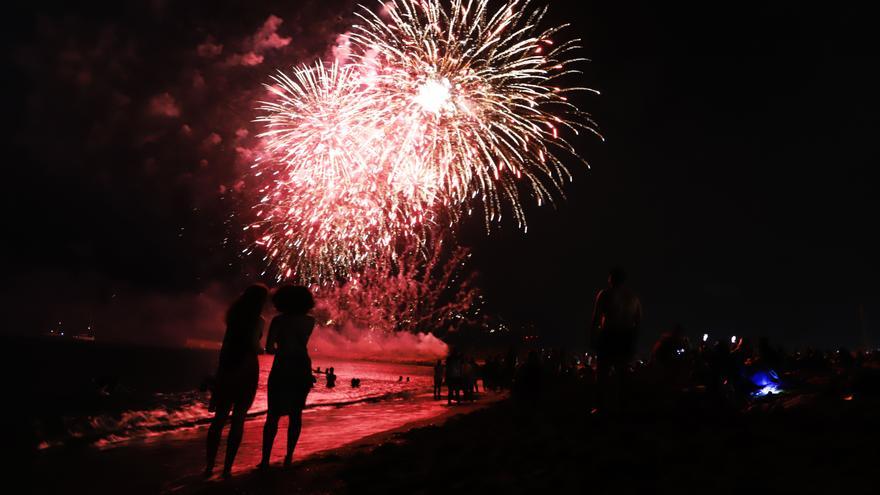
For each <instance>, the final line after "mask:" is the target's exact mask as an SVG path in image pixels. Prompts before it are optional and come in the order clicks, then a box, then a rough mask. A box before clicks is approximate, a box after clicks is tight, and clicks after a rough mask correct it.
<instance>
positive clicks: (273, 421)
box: [260, 412, 279, 467]
mask: <svg viewBox="0 0 880 495" xmlns="http://www.w3.org/2000/svg"><path fill="white" fill-rule="evenodd" d="M278 419H279V417H278V416H277V415H275V414H272V413H271V412H270V413H268V414H266V424H265V425H263V459H262V460H261V461H260V467H266V466H268V465H269V458H270V457H271V456H272V444H273V443H275V434H276V433H278Z"/></svg>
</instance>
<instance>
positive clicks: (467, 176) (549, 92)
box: [350, 0, 596, 228]
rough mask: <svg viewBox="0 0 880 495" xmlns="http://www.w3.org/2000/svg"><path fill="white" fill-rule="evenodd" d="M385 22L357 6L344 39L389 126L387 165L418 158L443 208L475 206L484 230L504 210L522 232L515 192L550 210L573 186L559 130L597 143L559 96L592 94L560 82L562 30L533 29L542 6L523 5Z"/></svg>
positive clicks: (564, 59)
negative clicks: (523, 191) (391, 158)
mask: <svg viewBox="0 0 880 495" xmlns="http://www.w3.org/2000/svg"><path fill="white" fill-rule="evenodd" d="M382 13H383V14H385V16H384V17H385V18H383V17H382V16H380V15H379V14H376V13H374V12H372V11H371V10H369V9H367V8H365V7H363V6H362V7H361V8H360V11H359V13H358V16H359V17H360V18H361V19H362V20H363V22H364V23H363V24H361V25H357V26H355V27H354V33H353V34H352V35H351V37H350V40H351V43H352V50H353V53H354V57H355V59H356V60H357V61H358V63H359V64H360V65H361V67H362V71H363V72H364V73H369V74H371V76H372V78H373V80H374V81H375V82H374V84H375V85H376V86H377V87H378V91H379V92H380V93H381V95H380V100H381V102H382V105H381V108H382V111H383V112H384V113H386V114H388V115H390V116H391V117H388V118H386V119H385V121H386V122H388V123H389V124H388V125H389V126H392V127H394V128H395V129H394V132H392V133H389V135H392V136H395V137H396V141H395V142H394V143H393V144H391V145H390V146H393V147H394V148H395V154H396V156H400V157H412V156H418V157H419V160H418V163H420V164H422V165H423V166H425V167H428V168H429V169H430V173H429V175H430V176H431V177H435V178H436V180H437V181H438V184H437V186H438V189H439V191H440V194H441V197H442V199H443V202H444V205H445V206H446V207H450V208H460V207H462V206H465V205H467V204H468V202H469V201H470V200H471V199H472V198H473V199H477V200H479V201H480V202H481V203H482V204H483V206H484V211H485V217H486V222H487V227H488V226H489V222H492V221H498V220H500V218H501V214H502V212H503V203H505V202H506V203H508V204H509V205H510V206H511V209H512V212H513V215H514V217H515V219H516V220H517V223H518V224H519V225H520V227H523V228H525V227H526V225H525V216H524V214H523V209H522V206H521V204H520V199H519V196H520V194H519V192H518V184H520V183H522V182H523V180H522V179H525V183H526V185H527V186H528V188H529V189H530V191H529V193H530V195H532V196H534V198H535V199H536V201H537V203H538V204H539V205H540V204H541V203H543V202H552V201H553V197H554V193H557V194H559V195H561V194H562V187H563V184H564V182H565V181H567V180H570V179H571V175H570V174H569V172H568V170H567V169H566V167H565V165H564V164H563V163H562V161H561V160H560V158H559V156H558V155H563V156H567V157H569V158H572V159H573V160H574V161H577V162H583V160H582V159H581V158H580V157H579V156H578V154H577V153H576V151H575V149H574V147H573V146H572V145H571V144H570V143H569V142H568V141H566V139H565V138H564V136H563V134H564V133H563V132H561V131H569V132H570V133H572V134H574V135H577V134H578V131H579V130H587V131H590V132H594V133H595V132H596V131H595V127H594V125H593V122H592V120H591V119H590V117H589V116H588V115H586V114H584V113H582V112H580V111H578V109H577V108H576V107H575V106H574V105H573V104H571V103H569V101H568V96H567V95H568V94H569V93H571V92H574V91H593V90H590V89H589V88H582V87H570V88H564V87H561V84H560V83H559V82H558V81H559V80H560V78H563V77H564V76H571V75H574V74H579V71H577V70H576V69H574V68H572V65H573V64H576V63H577V62H580V61H583V60H584V59H582V58H571V57H569V54H570V53H572V51H574V50H576V49H577V48H580V47H579V46H578V45H577V43H578V40H571V41H568V42H562V43H559V44H556V43H554V41H553V36H554V35H556V34H557V33H558V32H559V31H560V30H561V29H563V28H564V27H565V26H559V27H554V28H550V29H544V30H542V29H540V28H539V27H538V26H539V24H540V23H541V20H542V18H543V17H544V15H545V13H546V7H544V8H533V6H532V5H531V3H530V2H529V1H528V0H525V1H520V0H511V1H509V2H507V3H506V4H505V5H504V6H503V7H502V8H501V9H500V10H497V11H491V10H490V9H489V5H488V0H476V1H473V0H472V1H463V0H453V1H451V2H448V1H442V0H391V1H390V2H387V3H384V4H383V9H382Z"/></svg>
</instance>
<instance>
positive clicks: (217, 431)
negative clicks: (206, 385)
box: [205, 404, 232, 476]
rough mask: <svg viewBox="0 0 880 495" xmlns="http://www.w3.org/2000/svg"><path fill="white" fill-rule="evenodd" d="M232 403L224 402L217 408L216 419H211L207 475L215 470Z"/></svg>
mask: <svg viewBox="0 0 880 495" xmlns="http://www.w3.org/2000/svg"><path fill="white" fill-rule="evenodd" d="M231 409H232V406H231V405H226V404H223V405H221V406H220V407H218V408H217V412H216V413H215V414H214V419H212V420H211V426H210V427H209V428H208V450H207V458H206V459H205V460H206V462H205V475H207V476H210V475H211V472H212V471H213V470H214V462H215V461H216V459H217V449H219V448H220V437H221V435H222V434H223V426H224V425H226V419H227V418H229V411H230V410H231Z"/></svg>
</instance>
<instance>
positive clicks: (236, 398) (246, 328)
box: [211, 318, 263, 414]
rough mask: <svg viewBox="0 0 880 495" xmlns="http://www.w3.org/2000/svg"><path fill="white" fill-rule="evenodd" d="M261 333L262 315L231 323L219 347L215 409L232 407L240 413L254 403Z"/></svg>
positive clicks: (212, 398)
mask: <svg viewBox="0 0 880 495" xmlns="http://www.w3.org/2000/svg"><path fill="white" fill-rule="evenodd" d="M262 332H263V318H258V319H257V320H255V321H254V322H252V323H249V324H248V323H242V322H230V323H229V324H228V325H227V328H226V335H225V336H224V338H223V347H222V348H221V350H220V365H219V367H218V369H217V383H216V385H215V386H214V391H213V393H212V395H211V402H212V406H213V407H214V408H215V409H216V410H220V411H222V410H224V409H232V408H234V409H235V411H236V412H238V413H240V414H243V413H244V412H246V411H247V410H248V409H249V408H250V407H251V404H253V402H254V396H255V395H256V394H257V382H258V381H259V377H260V363H259V361H258V358H257V349H258V347H259V343H260V337H261V336H262Z"/></svg>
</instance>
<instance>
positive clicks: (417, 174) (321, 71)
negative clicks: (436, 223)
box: [247, 64, 435, 281]
mask: <svg viewBox="0 0 880 495" xmlns="http://www.w3.org/2000/svg"><path fill="white" fill-rule="evenodd" d="M272 79H273V83H274V84H272V85H267V89H268V90H269V91H270V92H271V93H272V94H273V95H274V97H275V99H274V101H270V102H264V103H263V104H262V106H261V107H260V110H262V112H263V115H262V116H260V117H258V119H257V121H259V122H262V123H264V124H265V127H266V130H265V132H263V133H262V134H261V137H263V138H264V139H265V142H266V155H267V158H266V159H265V160H261V161H259V162H257V163H256V164H255V165H254V168H255V169H256V172H255V175H257V176H260V177H261V178H264V182H263V184H264V186H263V187H262V188H261V189H260V195H261V199H260V201H259V202H258V203H257V205H256V206H255V207H254V209H255V210H256V211H255V217H256V221H254V222H253V223H251V224H250V225H248V226H247V228H248V229H253V230H254V231H256V232H258V234H257V241H256V244H257V246H259V247H261V248H262V251H264V252H265V253H266V255H265V260H266V261H267V262H268V263H269V264H270V265H272V266H274V267H275V268H276V273H277V275H278V277H279V278H286V277H289V276H291V275H292V274H293V273H294V271H295V274H296V276H297V277H298V278H299V279H301V280H304V281H306V280H307V281H331V280H335V279H337V278H340V277H342V278H345V277H347V275H348V274H349V272H350V271H351V270H353V269H356V268H358V267H360V266H363V265H364V264H365V263H368V262H370V261H371V260H374V259H376V258H380V257H385V256H393V255H394V250H395V245H396V243H397V242H399V241H400V240H401V238H407V239H416V240H417V241H418V240H419V239H421V232H422V228H423V226H424V225H425V224H426V220H430V218H431V215H432V212H431V210H430V209H429V208H428V206H429V205H430V204H431V203H432V202H433V198H432V192H431V191H432V190H433V189H435V188H434V186H433V185H434V183H435V181H434V180H433V178H431V177H428V176H425V175H424V173H423V172H424V171H425V170H426V169H425V168H424V167H418V166H413V165H412V164H410V163H407V162H406V161H403V162H402V163H401V164H400V165H399V166H397V167H389V166H388V163H387V162H388V157H387V155H388V150H386V149H385V148H384V146H383V145H382V143H383V142H384V141H385V140H386V139H387V137H386V136H385V129H384V126H383V123H382V121H381V118H382V116H381V115H380V114H378V113H377V112H376V111H375V108H374V105H375V101H374V97H373V95H372V93H371V91H370V90H369V88H367V87H365V86H364V85H363V84H362V78H361V75H360V73H359V72H358V70H357V69H356V68H355V67H353V66H347V67H340V66H338V65H335V64H334V65H332V66H329V67H328V66H324V65H323V64H316V65H315V66H312V67H304V68H299V69H296V70H295V71H294V72H293V75H292V76H287V75H285V74H284V73H281V72H279V73H278V74H276V75H275V76H274V77H273V78H272Z"/></svg>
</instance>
